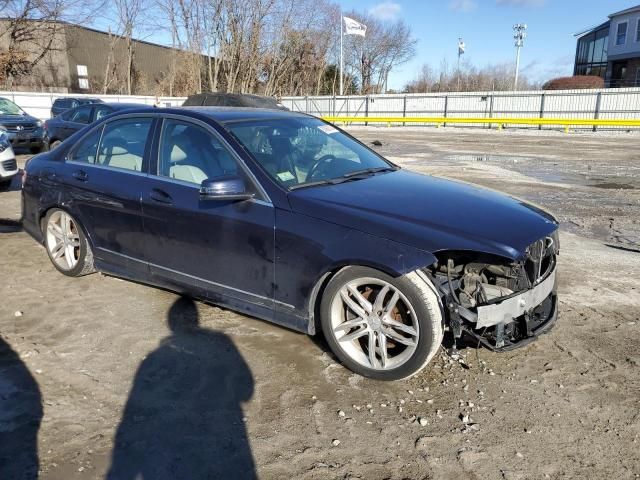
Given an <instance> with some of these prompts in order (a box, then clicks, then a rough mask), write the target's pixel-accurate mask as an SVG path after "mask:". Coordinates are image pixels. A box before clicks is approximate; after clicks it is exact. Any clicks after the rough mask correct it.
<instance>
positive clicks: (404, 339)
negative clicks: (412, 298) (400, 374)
mask: <svg viewBox="0 0 640 480" xmlns="http://www.w3.org/2000/svg"><path fill="white" fill-rule="evenodd" d="M331 329H332V334H333V335H334V337H335V339H336V340H337V342H338V345H339V346H340V348H341V349H342V350H343V351H344V352H345V353H346V354H347V355H349V357H350V358H351V359H352V360H354V361H355V362H357V363H359V364H360V365H363V366H365V367H367V368H371V369H374V370H390V369H394V368H397V367H399V366H400V365H402V364H404V363H405V362H406V361H407V360H409V359H410V358H411V356H412V355H413V353H414V352H415V350H416V348H417V346H418V339H419V335H420V331H419V325H418V319H417V317H416V313H415V309H414V308H413V306H412V305H411V303H410V302H409V300H408V299H407V297H406V296H405V295H404V294H403V293H402V292H401V291H400V290H399V289H397V288H396V287H395V286H393V285H391V284H390V283H388V282H386V281H384V280H381V279H377V278H358V279H355V280H352V281H349V282H347V283H346V284H345V285H343V286H342V288H340V290H339V291H338V293H337V294H336V295H335V296H334V298H333V300H332V303H331Z"/></svg>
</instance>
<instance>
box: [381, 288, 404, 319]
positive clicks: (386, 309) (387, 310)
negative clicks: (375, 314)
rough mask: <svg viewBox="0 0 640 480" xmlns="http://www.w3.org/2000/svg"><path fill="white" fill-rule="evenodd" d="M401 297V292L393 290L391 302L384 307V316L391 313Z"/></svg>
mask: <svg viewBox="0 0 640 480" xmlns="http://www.w3.org/2000/svg"><path fill="white" fill-rule="evenodd" d="M399 299H400V294H399V293H398V292H397V291H395V292H393V295H392V296H391V298H390V299H389V303H387V304H386V305H385V307H384V310H383V315H384V316H387V315H389V314H390V313H391V311H392V310H393V309H394V308H395V306H396V304H397V303H398V300H399Z"/></svg>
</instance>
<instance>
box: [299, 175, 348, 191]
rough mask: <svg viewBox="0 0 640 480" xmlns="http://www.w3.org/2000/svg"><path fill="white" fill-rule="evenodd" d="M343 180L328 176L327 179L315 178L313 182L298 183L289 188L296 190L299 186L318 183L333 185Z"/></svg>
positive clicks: (313, 185) (310, 185)
mask: <svg viewBox="0 0 640 480" xmlns="http://www.w3.org/2000/svg"><path fill="white" fill-rule="evenodd" d="M343 181H344V179H343V178H330V179H328V180H317V181H315V182H309V183H300V184H298V185H291V186H290V187H289V190H297V189H299V188H306V187H316V186H318V185H335V184H337V183H342V182H343Z"/></svg>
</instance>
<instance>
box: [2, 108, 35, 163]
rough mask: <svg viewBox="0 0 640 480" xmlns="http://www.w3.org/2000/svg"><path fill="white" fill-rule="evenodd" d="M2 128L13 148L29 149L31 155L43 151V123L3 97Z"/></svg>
mask: <svg viewBox="0 0 640 480" xmlns="http://www.w3.org/2000/svg"><path fill="white" fill-rule="evenodd" d="M0 127H2V128H3V129H4V131H5V132H6V136H7V137H8V139H9V142H11V145H12V146H13V148H17V147H21V148H28V149H29V150H31V153H38V152H39V151H40V150H41V149H42V145H43V143H42V137H43V134H44V131H43V129H42V121H41V120H39V119H37V118H36V117H33V116H31V115H29V114H28V113H27V112H25V111H24V110H23V109H22V108H20V107H19V106H18V105H16V104H15V103H13V102H12V101H11V100H9V99H8V98H3V97H0Z"/></svg>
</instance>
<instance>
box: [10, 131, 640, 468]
mask: <svg viewBox="0 0 640 480" xmlns="http://www.w3.org/2000/svg"><path fill="white" fill-rule="evenodd" d="M351 131H352V132H353V133H354V134H355V135H356V136H358V137H359V138H360V139H362V140H363V141H365V142H371V141H373V140H380V141H381V142H382V143H383V145H382V146H381V147H378V150H379V151H380V152H381V153H382V154H384V155H386V156H388V157H389V158H391V159H392V160H394V161H396V162H398V163H400V164H401V165H403V166H404V167H406V168H410V169H415V170H418V171H423V172H426V173H430V174H433V175H438V176H445V177H450V178H454V179H457V180H461V181H467V182H474V183H477V184H480V185H484V186H486V187H488V188H493V189H498V190H502V191H505V192H508V193H509V194H511V195H515V196H518V197H522V198H525V199H527V200H529V201H533V202H535V203H537V204H540V205H542V206H544V207H545V208H548V209H550V210H551V211H553V212H554V213H555V214H556V215H557V216H558V218H559V219H560V220H561V222H562V228H561V231H562V233H561V248H562V251H561V256H560V263H559V268H560V295H561V297H560V308H561V312H560V319H559V321H558V324H557V326H556V327H555V328H554V330H553V331H552V332H551V333H550V334H549V335H546V336H543V337H542V338H540V339H539V340H538V341H536V342H534V343H532V344H531V345H529V346H527V347H525V348H522V349H519V350H516V351H513V352H509V353H503V354H494V353H491V352H489V351H487V350H481V349H480V350H479V349H474V348H468V349H466V350H464V351H463V357H462V360H461V361H454V360H452V359H451V358H449V357H447V356H446V355H445V354H444V353H442V352H441V353H440V354H439V355H438V356H437V357H436V358H435V359H434V361H433V362H432V364H431V365H430V366H429V367H428V368H427V369H425V370H424V371H423V372H421V373H420V374H419V375H417V376H415V377H414V378H412V379H411V380H408V381H403V382H395V383H380V382H374V381H370V380H367V379H364V378H361V377H359V376H357V375H354V374H352V373H350V372H349V371H347V370H345V369H344V368H343V367H341V366H340V365H339V364H338V363H336V361H335V359H334V358H333V357H332V355H331V354H330V353H329V352H328V350H327V348H326V346H325V345H324V343H323V342H322V341H319V340H314V339H312V338H309V337H307V336H305V335H301V334H297V333H294V332H291V331H288V330H285V329H283V328H280V327H277V326H274V325H271V324H268V323H265V322H262V321H258V320H255V319H251V318H248V317H245V316H242V315H238V314H236V313H233V312H230V311H226V310H223V309H220V308H217V307H214V306H211V305H206V304H203V303H198V302H195V303H194V302H191V301H188V300H184V299H182V300H181V299H180V298H179V297H178V296H177V295H174V294H173V293H170V292H166V291H163V290H158V289H154V288H151V287H147V286H143V285H139V284H136V283H132V282H127V281H123V280H119V279H116V278H112V277H107V276H103V275H99V274H96V275H90V276H86V277H83V278H80V279H71V278H67V277H64V276H62V275H60V274H58V273H57V272H56V270H55V269H54V268H53V266H52V265H51V264H50V262H49V260H48V258H47V255H46V252H45V251H44V249H43V248H42V247H40V246H39V245H37V244H36V243H35V242H34V241H33V240H31V238H30V237H28V236H27V234H25V233H24V232H22V231H21V229H20V226H19V223H17V220H18V219H19V216H20V212H19V210H20V201H19V191H18V189H17V182H14V188H12V189H11V190H10V191H5V192H0V246H1V247H2V248H1V249H0V271H1V276H0V298H1V299H2V301H1V302H0V472H2V471H3V470H2V469H3V468H4V469H5V470H4V471H5V472H7V471H9V472H10V474H8V476H7V477H6V478H34V475H35V472H36V470H38V469H39V471H40V478H43V479H65V480H66V479H75V478H79V479H95V478H104V477H105V475H106V474H107V472H108V471H111V478H117V479H121V478H122V479H133V478H144V479H158V478H176V479H182V478H185V479H186V478H188V479H204V478H255V477H256V476H257V477H259V478H263V479H272V478H273V479H275V478H278V479H279V478H302V479H328V478H336V479H337V478H340V479H347V478H362V479H427V478H429V479H449V478H451V479H453V478H455V479H480V478H481V479H538V478H540V479H542V478H554V479H556V478H558V479H559V478H562V479H567V478H580V479H602V478H619V479H634V478H639V477H640V448H639V447H640V444H639V440H640V438H639V437H640V396H639V395H638V392H639V391H640V376H639V373H640V370H639V363H640V255H639V254H640V224H639V221H640V208H638V207H639V206H640V156H639V154H638V153H637V152H638V151H640V136H637V135H634V134H624V133H618V134H606V133H605V134H600V133H598V134H595V135H594V134H570V135H564V134H556V133H550V132H537V133H534V132H526V133H517V132H516V133H514V132H494V131H482V130H466V129H458V130H452V129H423V130H422V129H417V128H411V129H405V130H403V129H401V128H355V127H354V128H352V129H351ZM24 160H25V157H21V161H22V162H24ZM11 468H14V470H13V471H11V470H8V469H11ZM0 477H2V475H1V474H0Z"/></svg>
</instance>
